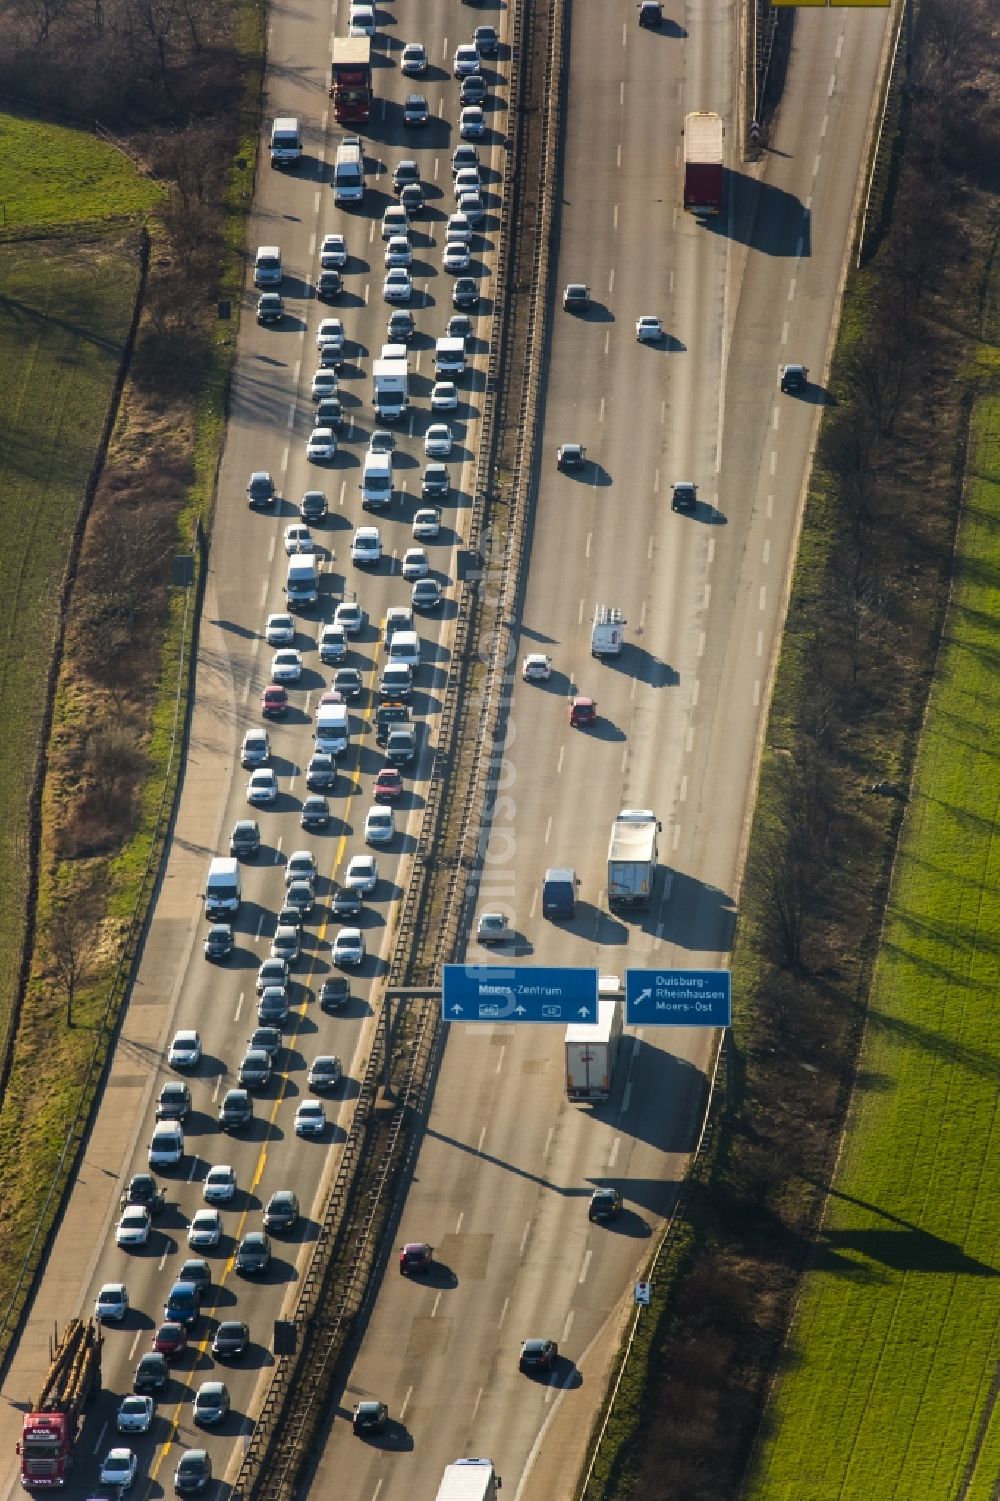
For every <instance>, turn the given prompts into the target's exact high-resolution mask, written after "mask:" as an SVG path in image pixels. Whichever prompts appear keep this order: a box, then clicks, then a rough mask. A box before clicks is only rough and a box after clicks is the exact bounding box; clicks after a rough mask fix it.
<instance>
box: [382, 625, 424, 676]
mask: <svg viewBox="0 0 1000 1501" xmlns="http://www.w3.org/2000/svg"><path fill="white" fill-rule="evenodd" d="M389 661H390V662H403V663H405V665H406V666H407V667H409V668H410V669H411V670H412V672H413V675H414V677H416V675H417V668H418V667H419V666H420V637H419V636H418V635H417V633H416V631H393V633H392V639H391V640H390V642H389Z"/></svg>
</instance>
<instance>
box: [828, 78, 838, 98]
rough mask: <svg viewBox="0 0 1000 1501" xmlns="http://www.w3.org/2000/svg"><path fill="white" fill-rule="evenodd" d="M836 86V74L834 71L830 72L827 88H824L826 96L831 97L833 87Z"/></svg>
mask: <svg viewBox="0 0 1000 1501" xmlns="http://www.w3.org/2000/svg"><path fill="white" fill-rule="evenodd" d="M836 87H837V75H836V73H831V74H830V82H829V84H828V85H827V89H826V92H827V96H828V97H830V98H832V96H833V91H834V89H835V88H836Z"/></svg>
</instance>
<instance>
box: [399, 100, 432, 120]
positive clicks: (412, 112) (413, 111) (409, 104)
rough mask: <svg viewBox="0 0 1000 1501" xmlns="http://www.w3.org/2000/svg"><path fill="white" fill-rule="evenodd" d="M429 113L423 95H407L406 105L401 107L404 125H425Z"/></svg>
mask: <svg viewBox="0 0 1000 1501" xmlns="http://www.w3.org/2000/svg"><path fill="white" fill-rule="evenodd" d="M430 113H431V112H430V110H429V109H428V107H427V100H426V99H425V98H424V96H423V94H407V96H406V103H405V104H404V105H403V124H404V125H426V124H427V121H428V120H429V119H430Z"/></svg>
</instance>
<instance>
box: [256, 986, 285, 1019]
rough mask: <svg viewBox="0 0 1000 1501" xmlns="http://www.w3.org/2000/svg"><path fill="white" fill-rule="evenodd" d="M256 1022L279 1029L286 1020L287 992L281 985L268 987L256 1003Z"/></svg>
mask: <svg viewBox="0 0 1000 1501" xmlns="http://www.w3.org/2000/svg"><path fill="white" fill-rule="evenodd" d="M257 1020H258V1021H259V1022H264V1023H265V1024H266V1025H267V1026H272V1027H281V1026H284V1024H285V1022H286V1021H287V1020H288V992H287V990H285V988H284V986H283V985H269V986H268V987H267V989H266V990H265V991H264V994H263V995H262V996H261V998H260V1000H259V1001H258V1002H257Z"/></svg>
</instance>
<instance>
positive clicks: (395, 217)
mask: <svg viewBox="0 0 1000 1501" xmlns="http://www.w3.org/2000/svg"><path fill="white" fill-rule="evenodd" d="M409 227H410V221H409V219H408V218H407V215H406V210H405V208H403V206H402V204H399V203H390V205H389V207H388V208H387V209H386V211H385V213H384V214H383V215H382V238H383V240H391V239H392V237H393V235H405V234H406V233H407V231H408V230H409Z"/></svg>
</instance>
